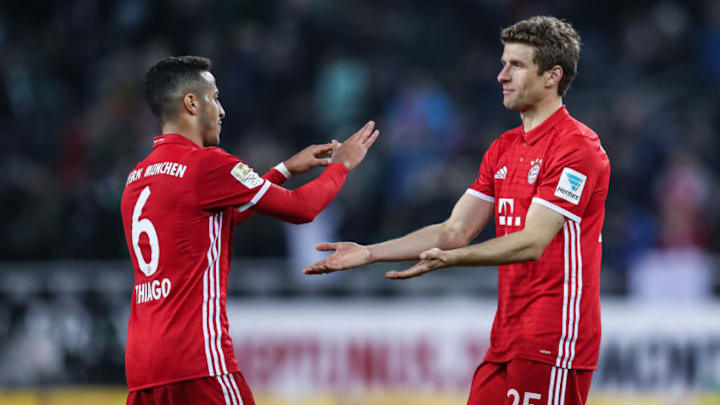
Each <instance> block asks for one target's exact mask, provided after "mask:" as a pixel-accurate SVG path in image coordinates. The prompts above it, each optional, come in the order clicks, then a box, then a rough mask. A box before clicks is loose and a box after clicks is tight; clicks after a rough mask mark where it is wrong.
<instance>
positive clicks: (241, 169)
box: [230, 162, 264, 188]
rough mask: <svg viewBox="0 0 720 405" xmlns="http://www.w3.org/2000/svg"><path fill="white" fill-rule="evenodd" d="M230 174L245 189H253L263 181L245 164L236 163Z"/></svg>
mask: <svg viewBox="0 0 720 405" xmlns="http://www.w3.org/2000/svg"><path fill="white" fill-rule="evenodd" d="M230 174H232V175H233V177H235V179H237V181H239V182H240V183H242V184H243V186H245V187H247V188H255V187H257V186H259V185H261V184H262V183H263V181H264V180H263V179H262V178H261V177H260V176H258V174H257V173H255V170H253V169H251V168H250V167H249V166H248V165H246V164H245V163H242V162H240V163H238V164H236V165H235V167H233V169H232V170H231V171H230Z"/></svg>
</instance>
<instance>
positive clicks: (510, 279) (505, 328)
mask: <svg viewBox="0 0 720 405" xmlns="http://www.w3.org/2000/svg"><path fill="white" fill-rule="evenodd" d="M501 40H502V43H503V45H504V51H503V55H502V58H501V62H502V70H501V71H500V74H499V75H498V77H497V80H498V82H500V83H501V84H502V90H503V104H504V105H505V107H507V108H508V109H510V110H513V111H519V112H520V118H521V120H522V125H521V126H519V127H517V128H514V129H511V130H509V131H507V132H506V133H504V134H503V135H502V136H500V137H499V138H498V139H497V140H495V142H493V144H492V145H491V146H490V148H489V150H488V151H487V152H486V153H485V156H484V157H483V160H482V163H481V164H480V169H479V173H478V177H477V179H476V180H475V182H474V183H473V184H472V185H471V186H470V187H469V188H468V190H467V191H466V192H465V194H464V195H463V196H462V197H461V198H460V199H459V200H458V202H457V203H456V205H455V207H454V209H453V211H452V213H451V214H450V218H449V219H447V220H446V221H445V222H443V223H440V224H435V225H431V226H428V227H426V228H423V229H420V230H418V231H415V232H413V233H410V234H408V235H406V236H404V237H401V238H398V239H394V240H390V241H386V242H383V243H379V244H375V245H369V246H362V245H358V244H355V243H350V242H339V243H322V244H319V245H318V249H319V250H323V251H334V253H333V254H331V255H330V256H328V257H327V258H325V259H324V260H322V261H320V262H318V263H315V264H313V265H311V266H308V267H307V268H305V273H307V274H318V273H327V272H331V271H336V270H342V269H348V268H352V267H356V266H360V265H364V264H367V263H373V262H379V261H399V260H413V259H420V261H419V262H418V263H417V264H416V265H414V266H412V267H411V268H409V269H407V270H404V271H390V272H388V273H387V274H386V277H387V278H391V279H405V278H410V277H416V276H419V275H422V274H425V273H427V272H429V271H433V270H437V269H440V268H444V267H449V266H493V265H497V266H498V276H499V287H498V307H497V312H496V315H495V320H494V322H493V327H492V333H491V337H490V348H489V349H488V352H487V354H486V356H485V359H484V361H483V362H482V363H481V364H480V365H479V367H478V368H477V370H476V372H475V375H474V377H473V382H472V386H471V389H470V397H469V399H468V404H469V405H478V404H491V405H498V404H507V405H510V404H512V405H518V404H524V405H528V404H532V405H539V404H542V405H559V404H567V405H576V404H584V403H585V401H586V398H587V394H588V391H589V389H590V382H591V379H592V370H594V369H595V366H596V364H597V358H598V350H599V346H600V285H599V284H600V260H601V246H602V245H601V243H602V237H601V230H602V224H603V219H604V216H605V199H606V197H607V193H608V184H609V177H610V165H609V161H608V158H607V155H606V154H605V151H604V150H603V148H602V146H601V145H600V140H599V139H598V136H597V135H596V134H595V133H594V132H593V131H592V130H591V129H590V128H588V127H587V126H585V125H583V124H582V123H580V122H578V121H577V120H575V119H574V118H572V117H571V116H570V115H569V114H568V111H567V110H566V108H565V106H564V105H563V101H562V96H563V95H564V94H565V91H566V90H567V89H568V86H569V85H570V82H571V81H572V79H573V77H574V76H575V73H576V72H577V63H578V58H579V52H580V38H579V36H578V34H577V32H575V30H574V29H573V27H572V26H571V25H570V24H568V23H566V22H563V21H561V20H558V19H556V18H553V17H533V18H530V19H528V20H524V21H520V22H518V23H516V24H514V25H512V26H510V27H508V28H506V29H504V30H503V31H502V34H501ZM493 216H494V219H495V227H496V230H497V237H496V238H494V239H490V240H488V241H486V242H483V243H478V244H474V245H470V246H467V245H468V243H470V241H471V240H472V239H473V238H474V237H475V236H476V235H477V234H478V233H479V232H480V231H481V230H482V229H483V228H484V227H485V226H486V225H487V224H488V222H489V221H490V219H491V218H492V217H493Z"/></svg>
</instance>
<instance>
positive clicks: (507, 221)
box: [497, 198, 521, 226]
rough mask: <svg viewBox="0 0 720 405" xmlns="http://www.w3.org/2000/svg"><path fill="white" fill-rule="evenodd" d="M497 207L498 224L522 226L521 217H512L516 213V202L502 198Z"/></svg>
mask: <svg viewBox="0 0 720 405" xmlns="http://www.w3.org/2000/svg"><path fill="white" fill-rule="evenodd" d="M497 207H498V223H499V224H500V225H504V226H520V222H521V219H520V218H521V217H519V216H517V217H515V216H513V215H512V214H513V213H514V212H515V200H513V199H512V198H500V199H498V204H497ZM508 214H509V215H508Z"/></svg>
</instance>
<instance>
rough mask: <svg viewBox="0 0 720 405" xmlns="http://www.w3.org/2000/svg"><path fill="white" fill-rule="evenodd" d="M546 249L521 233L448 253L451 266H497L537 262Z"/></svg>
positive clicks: (531, 237) (525, 233) (527, 235)
mask: <svg viewBox="0 0 720 405" xmlns="http://www.w3.org/2000/svg"><path fill="white" fill-rule="evenodd" d="M544 249H545V245H544V244H543V243H542V242H541V241H538V240H537V238H534V237H533V236H532V235H530V234H529V233H528V232H523V231H520V232H515V233H511V234H509V235H505V236H502V237H499V238H493V239H490V240H488V241H485V242H482V243H478V244H474V245H470V246H466V247H462V248H459V249H453V250H448V251H446V253H447V258H448V260H447V261H448V263H449V264H450V265H451V266H497V265H502V264H509V263H519V262H527V261H532V260H537V259H539V258H540V256H541V255H542V252H543V250H544Z"/></svg>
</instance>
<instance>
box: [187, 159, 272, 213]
mask: <svg viewBox="0 0 720 405" xmlns="http://www.w3.org/2000/svg"><path fill="white" fill-rule="evenodd" d="M269 187H270V182H269V181H267V180H265V179H263V178H262V177H260V176H259V175H258V174H257V173H256V172H255V170H253V169H252V167H250V166H249V165H247V164H246V163H245V162H243V161H242V160H240V158H238V157H237V156H233V155H231V154H229V153H227V152H225V151H224V150H222V149H220V148H205V149H204V150H203V151H202V156H201V157H200V159H199V161H198V175H197V178H196V179H195V193H196V198H197V202H198V206H199V207H200V208H201V209H206V210H213V209H222V208H226V207H238V209H239V210H240V209H242V210H243V211H244V210H246V209H247V208H249V207H251V206H252V205H254V204H256V203H257V202H258V201H259V200H260V199H261V198H262V197H263V195H264V194H265V192H266V191H267V189H268V188H269Z"/></svg>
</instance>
